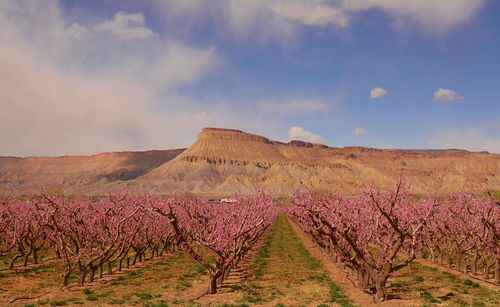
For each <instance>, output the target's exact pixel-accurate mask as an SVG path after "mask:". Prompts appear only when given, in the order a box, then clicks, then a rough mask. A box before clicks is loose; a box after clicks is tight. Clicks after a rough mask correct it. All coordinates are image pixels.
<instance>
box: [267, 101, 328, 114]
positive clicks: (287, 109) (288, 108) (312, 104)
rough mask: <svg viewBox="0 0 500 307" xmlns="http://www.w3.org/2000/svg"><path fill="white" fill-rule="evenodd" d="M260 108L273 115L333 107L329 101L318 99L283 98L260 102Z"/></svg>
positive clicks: (302, 112)
mask: <svg viewBox="0 0 500 307" xmlns="http://www.w3.org/2000/svg"><path fill="white" fill-rule="evenodd" d="M258 105H259V109H260V110H261V111H262V112H265V113H272V114H273V115H278V116H280V115H285V116H293V115H303V114H312V113H316V112H321V111H326V110H328V109H331V107H332V106H330V105H329V104H328V103H326V102H324V101H321V100H316V99H296V98H292V99H286V98H285V99H281V100H263V101H260V102H259V103H258Z"/></svg>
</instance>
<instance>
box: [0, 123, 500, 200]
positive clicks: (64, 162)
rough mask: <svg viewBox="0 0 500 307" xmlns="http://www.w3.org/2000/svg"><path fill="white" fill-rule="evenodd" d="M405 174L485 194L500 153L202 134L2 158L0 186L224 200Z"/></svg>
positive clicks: (432, 185) (381, 183) (422, 187)
mask: <svg viewBox="0 0 500 307" xmlns="http://www.w3.org/2000/svg"><path fill="white" fill-rule="evenodd" d="M9 159H10V160H9ZM16 159H17V160H16ZM13 165H14V166H13ZM16 165H17V166H16ZM401 172H403V176H404V177H405V179H406V180H407V181H408V182H409V183H410V184H412V186H413V187H414V189H415V191H416V192H417V193H422V194H432V193H434V192H436V191H437V192H438V193H444V192H448V191H451V190H457V189H464V190H467V191H471V192H477V193H480V192H481V191H483V190H484V188H485V187H489V188H493V189H498V188H500V155H499V154H490V153H487V152H468V151H465V150H460V149H448V150H446V149H415V150H408V149H377V148H369V147H361V146H348V147H344V148H339V147H328V146H326V145H322V144H312V143H308V142H303V141H295V140H293V141H290V142H288V143H283V142H279V141H273V140H270V139H268V138H266V137H264V136H260V135H256V134H250V133H246V132H243V131H241V130H235V129H223V128H203V129H202V131H201V132H200V133H199V134H198V139H197V141H196V142H195V143H194V144H193V145H191V146H190V147H189V148H187V149H176V150H166V151H161V150H151V151H146V152H117V153H116V152H115V153H101V154H96V155H91V156H65V157H64V156H63V157H28V158H15V157H0V187H2V188H3V189H6V188H7V189H8V190H9V191H11V192H12V191H16V192H19V191H23V192H26V191H31V190H36V189H38V190H39V189H40V188H42V187H43V186H44V185H47V184H49V185H56V186H60V187H62V188H63V189H64V192H65V193H67V194H71V193H73V192H75V191H83V193H86V194H102V193H107V192H110V191H113V190H118V189H128V190H131V191H136V192H144V191H148V192H153V193H158V194H164V193H170V192H176V191H180V192H191V193H195V194H202V195H219V194H232V193H235V192H243V193H253V192H255V191H257V190H258V189H260V188H264V189H268V190H271V191H273V192H274V193H276V194H286V193H288V192H290V191H292V190H295V189H300V188H312V189H322V190H323V189H337V190H341V191H344V192H346V193H359V191H360V190H361V187H362V186H363V185H366V184H370V183H372V182H373V183H374V184H375V185H376V186H377V187H378V188H387V187H389V186H391V185H392V184H393V183H394V182H395V181H396V180H397V179H398V178H399V176H400V174H401Z"/></svg>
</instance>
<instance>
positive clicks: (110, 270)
mask: <svg viewBox="0 0 500 307" xmlns="http://www.w3.org/2000/svg"><path fill="white" fill-rule="evenodd" d="M106 274H108V275H113V267H112V266H111V262H110V261H107V262H106Z"/></svg>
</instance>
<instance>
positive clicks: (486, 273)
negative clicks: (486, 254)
mask: <svg viewBox="0 0 500 307" xmlns="http://www.w3.org/2000/svg"><path fill="white" fill-rule="evenodd" d="M483 262H484V265H483V280H487V279H488V278H490V266H489V264H488V262H487V261H486V259H485V260H484V261H483Z"/></svg>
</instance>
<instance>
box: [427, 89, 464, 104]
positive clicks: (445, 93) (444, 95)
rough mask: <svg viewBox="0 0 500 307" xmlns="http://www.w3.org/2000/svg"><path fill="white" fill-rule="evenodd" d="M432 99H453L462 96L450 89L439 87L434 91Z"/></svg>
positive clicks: (462, 98)
mask: <svg viewBox="0 0 500 307" xmlns="http://www.w3.org/2000/svg"><path fill="white" fill-rule="evenodd" d="M434 100H436V101H437V100H442V101H453V100H464V97H462V96H460V95H458V94H457V93H456V92H455V91H453V90H450V89H444V88H440V89H439V90H437V91H435V92H434Z"/></svg>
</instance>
